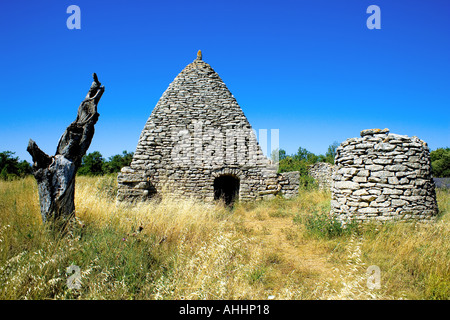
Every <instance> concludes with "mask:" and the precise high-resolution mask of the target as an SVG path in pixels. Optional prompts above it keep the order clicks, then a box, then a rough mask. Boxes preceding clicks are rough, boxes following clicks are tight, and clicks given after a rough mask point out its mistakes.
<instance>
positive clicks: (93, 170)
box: [78, 151, 105, 176]
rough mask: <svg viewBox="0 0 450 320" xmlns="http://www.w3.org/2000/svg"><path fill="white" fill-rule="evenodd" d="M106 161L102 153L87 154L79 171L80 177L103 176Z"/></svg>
mask: <svg viewBox="0 0 450 320" xmlns="http://www.w3.org/2000/svg"><path fill="white" fill-rule="evenodd" d="M104 163H105V159H103V156H102V154H101V153H100V152H98V151H94V152H91V153H88V154H86V155H85V156H84V157H83V159H82V160H81V166H80V168H79V169H78V173H79V174H80V175H88V176H96V175H102V174H103V173H104V172H103V166H104Z"/></svg>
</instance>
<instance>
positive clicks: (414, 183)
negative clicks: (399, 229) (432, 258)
mask: <svg viewBox="0 0 450 320" xmlns="http://www.w3.org/2000/svg"><path fill="white" fill-rule="evenodd" d="M332 179H333V181H332V188H331V192H332V195H331V214H332V215H335V216H337V217H338V218H339V219H340V220H341V221H343V222H344V223H345V222H347V221H349V219H356V220H357V221H370V220H376V221H387V220H412V219H414V220H420V221H431V220H434V218H435V216H436V214H437V211H438V207H437V202H436V194H435V186H434V182H433V179H432V177H431V162H430V153H429V148H428V146H427V144H426V143H425V142H424V141H422V140H420V139H419V138H417V137H408V136H405V135H398V134H391V133H389V130H388V129H384V130H380V129H368V130H363V131H361V138H351V139H347V140H346V141H344V142H343V143H342V144H341V145H340V146H339V147H338V148H337V150H336V158H335V170H334V174H333V178H332Z"/></svg>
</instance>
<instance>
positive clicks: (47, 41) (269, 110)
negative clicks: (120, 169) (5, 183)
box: [0, 0, 450, 161]
mask: <svg viewBox="0 0 450 320" xmlns="http://www.w3.org/2000/svg"><path fill="white" fill-rule="evenodd" d="M373 4H374V5H378V6H379V7H380V9H381V29H379V30H376V29H375V30H369V29H368V28H367V26H366V20H367V18H368V17H369V16H370V14H367V13H366V9H367V7H368V6H369V5H373ZM69 5H78V6H79V7H80V9H81V29H80V30H69V29H68V28H67V26H66V20H67V18H68V17H69V16H70V14H67V13H66V9H67V7H68V6H69ZM0 44H1V50H0V95H1V97H2V99H1V102H0V110H1V119H2V120H1V126H0V151H4V150H10V151H14V152H16V155H17V156H19V157H20V159H24V160H28V161H31V157H30V156H29V155H28V153H27V152H26V147H27V143H28V140H29V139H30V138H32V139H33V140H35V141H36V142H37V144H38V145H39V146H40V147H41V148H42V149H43V150H44V151H46V152H47V153H48V154H51V155H53V154H54V152H55V150H56V146H57V143H58V140H59V138H60V136H61V134H62V133H63V131H64V130H65V128H66V127H67V126H68V125H69V124H70V123H71V122H72V121H73V120H74V119H75V117H76V112H77V108H78V106H79V104H80V102H81V101H82V99H83V98H84V96H85V95H86V93H87V90H88V88H89V86H90V84H91V82H92V77H91V75H92V73H93V72H96V73H97V75H98V77H99V80H100V81H101V82H102V83H103V84H104V85H105V87H106V91H105V93H104V95H103V97H102V99H101V101H100V103H99V107H98V111H99V113H100V118H99V121H98V123H97V125H96V133H95V135H94V138H93V141H92V144H91V147H90V149H89V151H88V152H92V151H95V150H98V151H100V152H101V153H102V154H103V156H104V157H105V158H107V157H109V156H111V155H114V154H118V153H121V152H122V151H123V150H128V151H134V150H135V148H136V145H137V141H138V138H139V135H140V132H141V130H142V129H143V127H144V124H145V122H146V120H147V118H148V117H149V115H150V113H151V111H152V110H153V108H154V106H155V105H156V103H157V101H158V99H159V98H160V96H161V95H162V93H163V92H164V90H165V89H166V88H167V87H168V85H169V84H170V82H172V80H173V79H174V78H175V76H176V75H177V74H178V73H179V72H180V71H181V70H182V69H183V68H184V67H185V66H186V65H187V64H189V63H190V62H192V61H193V60H194V59H195V57H196V53H197V51H198V50H199V49H201V50H202V52H203V60H205V61H206V62H208V63H209V64H210V65H211V66H212V67H213V68H214V69H215V70H216V71H217V72H218V73H219V75H220V76H221V78H222V79H223V80H224V82H225V84H226V85H227V86H228V88H229V89H230V91H231V92H232V93H233V95H234V96H235V97H236V99H237V101H238V103H239V104H240V106H241V107H242V109H243V110H244V113H245V114H246V116H247V118H248V119H249V121H250V123H251V125H252V126H253V128H254V129H256V130H259V129H268V130H269V132H270V129H279V130H280V131H279V132H280V147H281V148H283V149H285V150H286V151H287V153H288V154H290V153H295V152H296V151H297V149H298V147H300V146H301V147H303V148H306V149H308V150H309V151H311V152H314V153H316V154H320V153H325V152H326V150H327V147H328V146H329V145H330V144H331V143H333V142H334V141H338V142H342V141H344V140H345V139H347V138H351V137H358V136H359V132H360V131H361V130H363V129H368V128H386V127H387V128H389V129H390V130H391V132H393V133H398V134H406V135H409V136H413V135H415V136H418V137H419V138H421V139H423V140H424V141H426V142H427V143H428V144H429V146H430V148H431V149H432V150H433V149H436V148H438V147H446V146H450V126H449V123H450V121H449V120H450V1H446V0H441V1H438V0H434V1H425V0H421V1H419V0H415V1H414V0H413V1H411V0H410V1H405V0H401V1H400V0H397V1H393V0H389V1H384V0H370V1H366V0H345V1H344V0H339V1H337V0H333V1H332V0H314V1H312V0H308V1H303V0H296V1H285V0H277V1H263V0H259V1H246V0H239V1H235V0H226V1H225V0H224V1H222V0H204V1H198V0H190V1H171V0H168V1H159V0H158V1H153V0H151V1H143V0H141V1H139V0H130V1H112V0H109V1H81V0H71V1H63V0H53V1H52V0H40V1H38V0H36V1H22V0H15V1H11V0H2V1H1V3H0Z"/></svg>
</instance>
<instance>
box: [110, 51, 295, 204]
mask: <svg viewBox="0 0 450 320" xmlns="http://www.w3.org/2000/svg"><path fill="white" fill-rule="evenodd" d="M298 186H299V172H287V173H282V174H278V173H277V167H276V166H274V165H273V164H272V163H271V161H269V159H267V158H266V157H265V156H264V155H263V152H262V150H261V148H260V146H259V144H258V141H257V139H256V135H255V133H254V130H253V129H252V127H251V126H250V123H249V122H248V120H247V118H246V117H245V115H244V113H243V111H242V109H241V108H240V106H239V105H238V103H237V101H236V99H235V98H234V97H233V95H232V94H231V93H230V91H229V90H228V88H227V87H226V85H225V83H224V82H223V81H222V79H221V78H220V77H219V75H218V74H217V73H216V72H215V71H214V70H213V68H212V67H211V66H210V65H209V64H207V63H206V62H204V61H203V60H202V55H201V52H200V51H199V53H198V54H197V59H195V60H194V61H193V62H192V63H190V64H189V65H188V66H186V67H185V68H184V69H183V70H182V71H181V72H180V74H178V76H176V78H175V79H174V80H173V82H172V83H171V84H170V85H169V87H168V88H167V90H166V91H165V92H164V93H163V95H162V96H161V98H160V100H159V101H158V103H157V104H156V106H155V108H154V109H153V111H152V113H151V115H150V117H149V118H148V120H147V123H146V124H145V127H144V129H143V131H142V133H141V135H140V138H139V142H138V145H137V147H136V151H135V153H134V157H133V160H132V162H131V165H130V166H129V167H125V168H123V169H122V170H121V172H120V173H119V175H118V200H119V201H122V200H127V201H134V200H145V199H148V198H150V197H152V196H153V195H155V194H157V193H164V192H169V193H176V194H178V195H180V196H187V197H190V196H193V197H195V198H198V199H202V200H205V201H212V200H215V199H216V200H217V199H221V198H222V199H224V201H225V202H226V203H227V204H230V203H232V202H233V201H234V200H235V199H236V198H239V199H241V200H252V199H262V198H269V197H273V196H274V195H276V194H282V195H284V196H285V197H292V196H295V195H297V194H298Z"/></svg>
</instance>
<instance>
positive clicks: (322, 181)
mask: <svg viewBox="0 0 450 320" xmlns="http://www.w3.org/2000/svg"><path fill="white" fill-rule="evenodd" d="M333 170H334V166H333V165H331V164H329V163H328V162H317V163H314V164H313V165H311V166H310V167H309V168H308V174H309V175H310V176H311V177H313V178H314V180H315V181H316V182H317V185H318V187H319V189H322V190H330V188H331V182H332V175H333Z"/></svg>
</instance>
